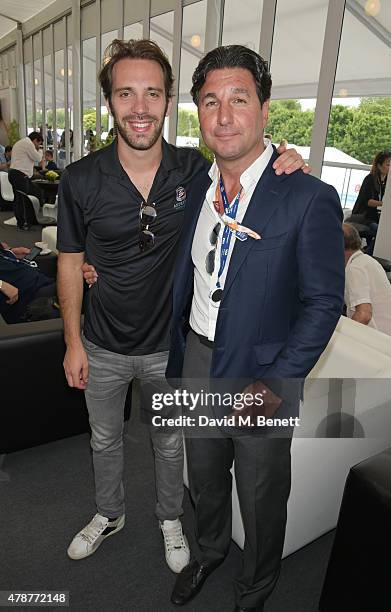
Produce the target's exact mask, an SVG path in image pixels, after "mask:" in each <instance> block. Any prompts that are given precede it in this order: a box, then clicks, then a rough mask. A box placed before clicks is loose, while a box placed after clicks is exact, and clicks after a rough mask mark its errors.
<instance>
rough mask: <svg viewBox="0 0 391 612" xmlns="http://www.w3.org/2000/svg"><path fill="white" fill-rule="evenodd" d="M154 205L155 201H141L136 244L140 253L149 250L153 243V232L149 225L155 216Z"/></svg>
mask: <svg viewBox="0 0 391 612" xmlns="http://www.w3.org/2000/svg"><path fill="white" fill-rule="evenodd" d="M155 206H156V204H155V203H153V204H146V203H145V202H141V206H140V215H139V236H138V246H139V248H140V251H141V252H142V253H144V252H145V251H149V250H150V249H152V247H153V246H154V245H155V234H154V233H153V232H151V230H150V229H149V226H150V225H151V223H153V221H154V220H155V219H156V217H157V212H156V208H155Z"/></svg>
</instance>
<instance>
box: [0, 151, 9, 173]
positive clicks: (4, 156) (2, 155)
mask: <svg viewBox="0 0 391 612" xmlns="http://www.w3.org/2000/svg"><path fill="white" fill-rule="evenodd" d="M11 152H12V147H10V146H9V145H7V146H6V147H5V148H4V151H0V171H2V172H8V170H9V167H10V164H11Z"/></svg>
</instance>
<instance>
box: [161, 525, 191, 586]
mask: <svg viewBox="0 0 391 612" xmlns="http://www.w3.org/2000/svg"><path fill="white" fill-rule="evenodd" d="M160 529H161V530H162V533H163V537H164V550H165V553H166V561H167V565H168V567H169V568H170V570H172V571H173V572H175V573H176V574H179V573H180V572H181V571H182V570H183V568H184V567H186V565H188V564H189V561H190V549H189V544H188V542H187V539H186V536H185V535H183V531H182V523H181V522H180V520H179V519H175V521H163V522H161V523H160Z"/></svg>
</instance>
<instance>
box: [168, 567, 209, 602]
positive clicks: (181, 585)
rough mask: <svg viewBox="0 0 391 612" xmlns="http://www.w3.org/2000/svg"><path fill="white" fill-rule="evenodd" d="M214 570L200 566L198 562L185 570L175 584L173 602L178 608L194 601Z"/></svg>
mask: <svg viewBox="0 0 391 612" xmlns="http://www.w3.org/2000/svg"><path fill="white" fill-rule="evenodd" d="M212 571H213V569H212V568H210V567H207V566H206V565H200V564H199V563H198V561H192V562H191V563H189V565H186V567H184V568H183V570H182V571H181V573H180V574H178V577H177V579H176V582H175V586H174V590H173V592H172V595H171V601H172V603H173V604H175V605H177V606H183V605H184V604H186V603H187V602H188V601H190V600H191V599H193V597H195V596H196V595H197V593H199V592H200V591H201V589H202V587H203V584H204V582H205V580H206V579H207V577H208V576H209V575H210V574H211V573H212Z"/></svg>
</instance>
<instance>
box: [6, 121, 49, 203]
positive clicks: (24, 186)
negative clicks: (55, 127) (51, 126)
mask: <svg viewBox="0 0 391 612" xmlns="http://www.w3.org/2000/svg"><path fill="white" fill-rule="evenodd" d="M41 145H42V136H41V134H40V133H39V132H31V134H29V135H28V136H26V138H22V139H21V140H18V142H16V143H15V144H14V146H13V148H12V156H11V166H10V171H9V180H10V183H11V185H12V187H13V189H14V190H15V189H18V190H19V191H24V192H25V193H27V194H29V195H34V196H36V197H37V198H38V200H39V202H40V205H41V206H43V204H44V196H43V193H42V191H41V189H40V188H39V187H38V186H37V185H34V183H32V182H31V178H32V176H33V173H34V164H36V163H40V164H41V168H44V163H45V160H44V159H43V157H42V155H43V154H42V150H41V149H40V147H41Z"/></svg>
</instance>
